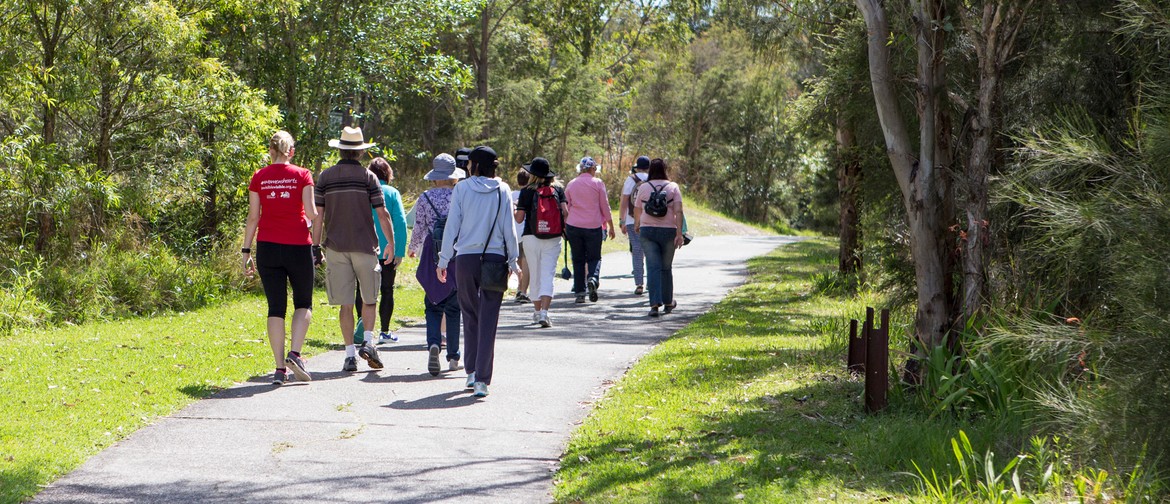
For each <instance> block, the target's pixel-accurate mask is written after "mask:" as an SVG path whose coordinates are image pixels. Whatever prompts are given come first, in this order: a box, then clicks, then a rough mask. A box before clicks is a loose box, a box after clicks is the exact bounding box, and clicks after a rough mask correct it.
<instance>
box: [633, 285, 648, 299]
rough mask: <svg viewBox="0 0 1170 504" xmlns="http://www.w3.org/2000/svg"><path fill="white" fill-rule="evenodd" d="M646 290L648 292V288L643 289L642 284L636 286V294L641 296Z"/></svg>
mask: <svg viewBox="0 0 1170 504" xmlns="http://www.w3.org/2000/svg"><path fill="white" fill-rule="evenodd" d="M644 292H646V289H643V288H642V286H641V285H639V286H637V287H634V295H635V296H641V295H642V293H644Z"/></svg>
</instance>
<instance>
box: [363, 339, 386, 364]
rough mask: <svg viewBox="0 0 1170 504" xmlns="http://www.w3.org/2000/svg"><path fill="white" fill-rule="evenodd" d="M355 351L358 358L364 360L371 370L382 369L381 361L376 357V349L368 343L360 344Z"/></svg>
mask: <svg viewBox="0 0 1170 504" xmlns="http://www.w3.org/2000/svg"><path fill="white" fill-rule="evenodd" d="M357 351H358V356H359V357H361V358H363V359H365V360H366V364H369V365H370V368H371V369H382V367H383V366H382V359H381V358H379V357H378V349H377V348H375V347H374V345H371V344H370V342H369V341H367V342H365V343H362V346H360V347H358V349H357Z"/></svg>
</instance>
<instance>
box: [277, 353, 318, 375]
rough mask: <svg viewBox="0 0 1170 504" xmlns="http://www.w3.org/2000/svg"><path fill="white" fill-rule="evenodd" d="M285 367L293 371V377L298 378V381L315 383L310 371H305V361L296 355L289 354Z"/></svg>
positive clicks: (285, 359)
mask: <svg viewBox="0 0 1170 504" xmlns="http://www.w3.org/2000/svg"><path fill="white" fill-rule="evenodd" d="M284 365H285V366H288V369H289V371H292V373H293V375H294V376H296V377H297V380H299V381H313V375H311V374H309V371H308V370H306V369H305V361H304V360H302V359H301V358H300V357H297V355H296V354H294V353H292V352H289V353H288V356H286V357H285V358H284Z"/></svg>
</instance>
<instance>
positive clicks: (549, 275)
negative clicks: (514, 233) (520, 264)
mask: <svg viewBox="0 0 1170 504" xmlns="http://www.w3.org/2000/svg"><path fill="white" fill-rule="evenodd" d="M520 246H522V247H524V259H525V260H526V261H528V293H529V296H531V297H532V300H533V301H536V300H537V299H539V296H548V297H552V295H553V278H554V277H556V274H557V259H558V258H560V256H561V238H560V237H559V236H558V237H556V238H537V237H535V236H533V235H528V236H525V237H523V238H520Z"/></svg>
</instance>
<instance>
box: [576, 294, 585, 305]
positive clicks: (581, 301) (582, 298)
mask: <svg viewBox="0 0 1170 504" xmlns="http://www.w3.org/2000/svg"><path fill="white" fill-rule="evenodd" d="M577 304H585V296H583V295H582V296H577Z"/></svg>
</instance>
